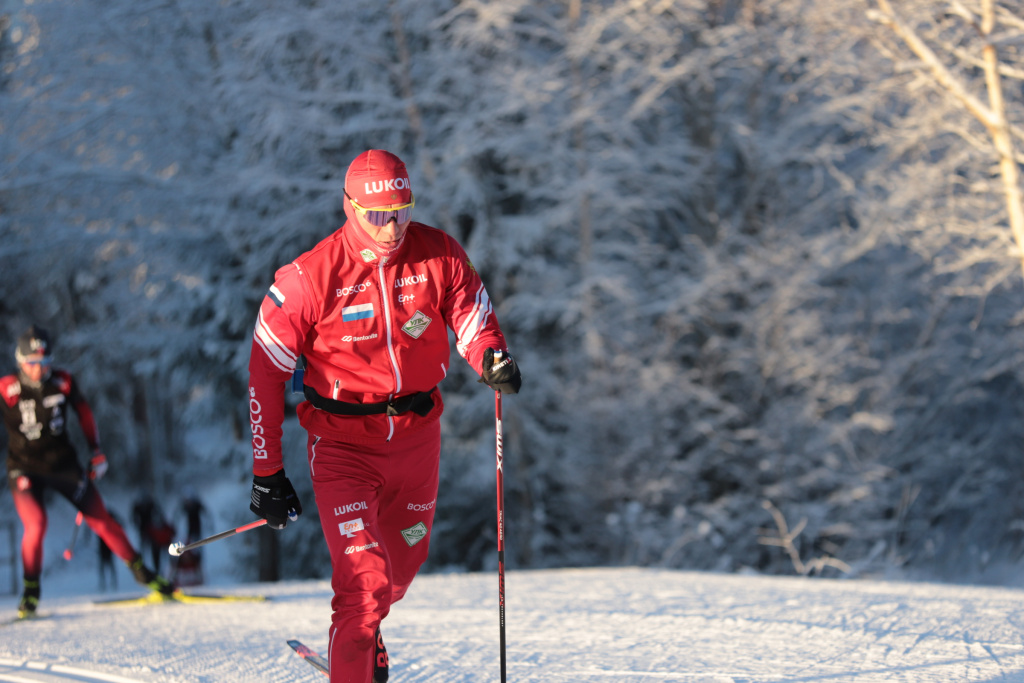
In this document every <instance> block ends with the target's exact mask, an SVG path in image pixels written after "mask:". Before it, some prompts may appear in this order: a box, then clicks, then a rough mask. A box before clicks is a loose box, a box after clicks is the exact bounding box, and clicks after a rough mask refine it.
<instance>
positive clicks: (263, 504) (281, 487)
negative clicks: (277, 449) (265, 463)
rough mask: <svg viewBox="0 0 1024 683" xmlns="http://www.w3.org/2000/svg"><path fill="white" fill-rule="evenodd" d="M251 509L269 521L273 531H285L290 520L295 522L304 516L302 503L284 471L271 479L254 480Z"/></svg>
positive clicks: (273, 475)
mask: <svg viewBox="0 0 1024 683" xmlns="http://www.w3.org/2000/svg"><path fill="white" fill-rule="evenodd" d="M250 501H251V502H250V503H249V509H250V510H252V511H253V512H255V513H256V514H257V515H259V516H260V517H262V518H263V519H265V520H267V526H269V527H270V528H271V529H283V528H285V527H286V526H288V520H289V519H291V521H293V522H294V521H295V520H297V519H298V518H299V515H301V514H302V503H300V502H299V497H298V496H297V495H295V489H294V488H293V487H292V483H291V482H290V481H288V477H286V476H284V470H281V471H280V472H275V473H274V474H272V475H270V476H269V477H257V476H254V477H253V478H252V497H251V498H250Z"/></svg>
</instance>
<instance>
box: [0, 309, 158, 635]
mask: <svg viewBox="0 0 1024 683" xmlns="http://www.w3.org/2000/svg"><path fill="white" fill-rule="evenodd" d="M50 351H51V347H50V336H49V334H47V332H46V330H43V329H41V328H39V327H36V326H34V325H33V326H32V327H30V328H28V329H27V330H26V331H25V332H24V333H23V334H22V335H21V336H20V337H19V338H18V343H17V348H16V350H15V359H16V360H17V362H18V371H17V373H15V374H12V375H7V376H5V377H0V411H2V415H3V421H4V426H5V427H7V434H8V442H7V481H8V484H9V485H10V487H11V493H12V495H13V497H14V507H15V509H16V510H17V512H18V516H19V517H20V518H21V523H22V526H23V527H24V535H23V537H22V543H21V561H22V571H23V576H24V592H23V593H22V596H21V601H20V602H19V603H18V616H19V617H22V618H25V617H30V616H33V615H34V614H35V611H36V606H37V605H38V604H39V578H40V576H41V575H42V570H43V537H44V536H45V534H46V507H45V505H44V499H43V493H44V491H46V490H47V489H53V490H54V491H56V492H57V493H59V494H61V495H62V496H64V497H65V498H66V499H67V500H68V501H70V502H71V504H72V505H74V506H75V507H76V508H78V509H79V510H80V511H81V512H82V514H83V515H84V518H85V522H86V523H87V524H88V525H89V528H90V529H92V530H93V532H95V533H96V535H97V536H99V537H100V538H101V539H103V541H104V542H105V543H106V544H107V545H108V546H110V549H111V550H112V551H113V552H114V554H115V555H117V556H118V557H120V558H121V559H122V560H124V562H125V563H127V564H128V567H129V568H130V569H131V571H132V574H133V575H134V576H135V580H136V581H138V582H139V583H141V584H143V585H146V586H148V587H149V588H151V589H152V590H154V591H158V592H160V593H163V594H164V595H170V594H171V593H173V591H174V587H173V586H172V585H171V583H170V582H169V581H167V579H165V578H163V577H162V576H159V575H157V574H156V573H155V572H153V570H151V569H149V568H148V567H146V566H145V565H144V564H143V562H142V557H141V556H140V555H139V553H138V552H136V550H135V548H134V547H132V544H131V542H130V541H129V540H128V537H127V536H125V533H124V529H122V528H121V525H120V524H118V523H117V522H116V521H115V520H114V519H113V518H112V517H111V516H110V513H109V512H107V509H106V507H105V506H104V504H103V499H102V498H101V497H100V493H99V491H98V490H97V488H96V486H95V484H94V483H93V482H94V481H95V480H98V479H100V478H101V477H102V476H103V475H104V474H105V473H106V471H107V458H106V456H105V455H104V454H103V452H102V451H101V450H100V444H99V434H98V432H97V430H96V421H95V419H94V418H93V414H92V409H91V408H90V407H89V404H88V403H87V402H86V400H85V398H84V397H83V396H82V393H81V391H80V390H79V387H78V383H77V382H75V380H74V378H73V377H72V376H71V373H70V372H68V371H67V370H60V369H57V368H54V367H52V365H51V355H50ZM69 407H70V408H72V409H74V411H75V413H76V414H77V415H78V423H79V426H80V427H81V429H82V433H83V434H84V435H85V440H86V442H87V443H88V444H89V448H90V449H91V450H92V458H91V459H90V460H89V465H88V467H86V468H84V469H83V468H82V466H81V465H80V464H79V462H78V457H77V455H76V453H75V449H74V446H73V445H72V444H71V440H70V439H69V438H68V433H67V429H66V427H67V422H68V408H69Z"/></svg>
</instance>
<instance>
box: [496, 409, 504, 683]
mask: <svg viewBox="0 0 1024 683" xmlns="http://www.w3.org/2000/svg"><path fill="white" fill-rule="evenodd" d="M494 434H495V440H496V443H497V448H496V450H495V459H496V460H497V465H498V467H497V479H498V627H499V642H500V644H501V683H505V493H504V488H505V481H504V472H503V470H502V459H503V457H504V456H503V454H502V447H501V392H500V391H495V392H494Z"/></svg>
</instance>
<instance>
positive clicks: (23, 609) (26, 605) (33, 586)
mask: <svg viewBox="0 0 1024 683" xmlns="http://www.w3.org/2000/svg"><path fill="white" fill-rule="evenodd" d="M38 606H39V582H38V581H31V580H29V579H25V589H24V591H23V592H22V594H21V600H20V601H19V602H18V618H19V619H31V618H32V617H34V616H35V615H36V608H37V607H38Z"/></svg>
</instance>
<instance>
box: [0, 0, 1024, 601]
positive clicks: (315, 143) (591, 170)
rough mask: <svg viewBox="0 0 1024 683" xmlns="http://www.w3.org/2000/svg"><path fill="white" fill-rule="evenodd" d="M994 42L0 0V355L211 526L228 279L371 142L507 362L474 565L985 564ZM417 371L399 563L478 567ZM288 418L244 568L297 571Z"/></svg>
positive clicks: (1001, 333)
mask: <svg viewBox="0 0 1024 683" xmlns="http://www.w3.org/2000/svg"><path fill="white" fill-rule="evenodd" d="M988 10H991V12H992V14H991V18H990V20H986V17H985V12H986V11H988ZM915 38H916V39H918V40H919V41H920V43H921V45H924V46H926V47H927V48H928V49H929V50H930V52H929V53H928V54H931V57H930V58H926V57H923V56H922V53H920V52H915V51H914V50H913V49H912V47H913V39H915ZM1022 51H1024V5H1022V2H1020V1H1018V0H1014V1H1005V2H1004V1H998V2H995V3H994V5H993V3H992V2H991V0H983V1H982V0H954V1H953V2H942V1H939V2H928V1H924V0H892V6H891V7H889V4H888V3H886V2H884V1H882V2H875V1H867V0H830V1H829V2H820V1H816V0H539V1H538V0H534V1H532V2H526V1H525V0H390V1H388V2H381V1H379V0H375V1H369V0H348V1H346V2H334V1H331V0H287V1H285V0H220V1H217V2H211V1H210V0H145V1H142V2H139V1H138V0H133V1H132V2H126V1H125V0H102V1H101V0H78V1H73V0H60V1H56V0H0V333H2V338H3V339H6V340H8V341H4V342H3V343H2V346H3V348H5V349H9V350H10V353H11V355H10V356H7V357H8V358H10V360H11V366H12V367H13V343H14V339H15V337H16V336H17V334H18V333H19V332H20V331H21V330H22V329H24V327H26V326H27V325H28V324H29V323H31V322H37V323H40V324H42V325H45V326H48V327H50V328H51V329H52V331H53V332H54V333H55V337H56V358H57V363H58V365H61V366H64V367H67V368H69V369H71V370H72V371H73V372H74V373H75V374H76V375H77V376H78V378H79V380H80V382H81V384H82V386H83V388H84V390H85V391H86V394H87V397H88V398H89V399H90V400H91V402H92V405H93V409H94V411H95V412H96V415H97V419H98V422H99V425H100V430H101V435H102V439H103V445H104V450H105V451H106V452H107V454H108V457H109V458H110V460H111V464H112V466H111V473H110V475H108V477H107V479H106V480H105V481H104V483H103V485H102V488H103V489H104V490H105V491H107V490H110V491H114V490H117V489H121V490H124V491H129V492H130V491H135V490H143V489H145V490H151V491H153V492H154V493H155V494H156V495H157V496H158V497H160V496H174V495H178V493H179V492H180V491H181V490H182V488H183V487H185V486H186V485H188V484H192V485H194V486H195V487H196V488H197V490H198V491H199V492H200V493H201V494H202V493H203V491H204V488H205V487H209V486H211V485H212V484H213V483H214V482H227V483H229V484H233V485H237V492H238V494H237V497H234V496H220V497H219V498H218V499H217V500H206V501H205V502H206V504H207V505H208V506H211V507H216V508H218V509H220V510H222V511H225V513H224V514H226V515H227V517H226V519H230V521H231V522H232V523H235V522H238V523H240V522H242V521H246V520H248V519H250V518H251V513H249V511H248V487H249V481H250V474H249V466H250V460H249V458H250V456H249V446H248V440H247V436H248V435H247V420H246V405H247V404H246V401H245V398H244V397H245V392H244V387H245V382H246V379H247V370H246V368H247V364H248V354H249V345H250V339H251V332H252V326H253V323H254V321H255V316H256V312H257V308H258V305H259V302H260V300H261V299H262V297H263V295H264V293H265V292H266V289H267V287H268V285H269V284H270V283H271V282H272V278H273V273H274V271H275V269H276V268H277V267H279V266H280V265H283V264H285V263H287V262H288V261H290V260H291V259H293V258H294V257H296V256H297V255H298V254H300V253H302V252H303V251H305V250H306V249H308V248H310V247H311V246H312V245H314V244H315V243H316V242H317V241H319V240H320V239H321V238H322V237H324V236H326V235H327V234H329V233H330V232H332V231H333V230H335V229H336V228H337V227H338V226H339V225H340V224H341V222H342V221H343V220H344V216H343V211H342V205H341V201H342V191H341V190H342V183H343V178H344V173H345V169H346V167H347V165H348V163H349V161H350V160H351V159H352V158H353V157H354V156H355V155H357V154H358V153H359V152H361V151H363V150H364V149H367V148H371V147H377V148H386V149H389V150H391V151H393V152H395V153H397V154H399V155H400V156H401V157H403V158H404V160H405V161H406V163H407V164H408V166H409V170H410V174H411V178H412V183H413V189H414V191H415V193H416V197H417V206H416V216H415V217H416V219H417V220H420V221H422V222H425V223H428V224H432V225H435V226H437V227H440V228H442V229H444V230H446V231H448V232H449V233H451V234H453V235H454V236H455V237H457V238H458V239H459V240H460V241H461V242H462V243H463V245H464V246H465V247H466V249H467V251H468V252H469V254H470V256H471V257H472V259H473V261H474V264H475V265H476V267H477V269H478V270H479V271H480V272H481V274H482V275H483V277H484V280H485V282H486V283H487V285H488V289H489V291H490V294H491V297H492V299H493V300H494V301H495V303H496V306H497V311H498V315H499V319H500V321H501V322H502V326H503V328H504V330H505V333H506V336H507V337H508V339H509V341H510V345H511V349H512V351H513V353H515V354H516V356H517V358H518V360H519V363H520V366H521V367H522V369H523V373H524V387H523V391H522V393H521V394H520V395H519V396H517V397H514V398H511V399H509V400H507V401H506V402H505V413H506V425H505V442H506V447H505V453H506V458H505V462H506V468H507V470H506V472H507V474H506V480H505V482H506V507H507V514H508V519H507V528H508V541H507V552H508V554H509V560H508V562H509V565H510V566H512V567H515V568H541V567H556V566H586V565H645V566H659V567H671V568H686V569H705V570H715V571H727V572H733V571H748V570H753V571H759V572H766V573H795V572H801V573H812V574H817V573H822V574H825V575H828V576H850V577H856V576H874V577H900V578H925V579H936V580H947V581H972V582H993V583H1013V582H1015V581H1016V580H1017V570H1018V568H1019V567H1020V566H1021V556H1022V553H1024V477H1022V474H1024V473H1022V469H1024V467H1022V463H1024V458H1022V447H1024V443H1022V440H1024V422H1022V420H1021V409H1022V406H1024V385H1022V381H1024V315H1022V313H1024V308H1022V303H1024V277H1022V267H1021V264H1022V254H1024V252H1022V251H1021V249H1020V246H1019V244H1018V243H1017V242H1015V240H1014V231H1013V230H1012V229H1011V227H1012V226H1011V218H1012V213H1011V212H1009V211H1008V206H1012V202H1010V203H1008V201H1007V193H1006V188H1007V187H1008V185H1007V184H1006V173H1007V172H1008V169H1010V168H1011V167H1012V168H1016V166H1017V162H1018V161H1019V159H1020V157H1019V156H1014V155H1016V154H1018V153H1017V152H1015V151H1014V147H1022V146H1024V145H1022V141H1021V138H1022V128H1024V107H1022V104H1024V52H1022ZM993 55H994V56H995V58H996V59H997V60H998V61H997V63H996V65H995V68H993V67H992V64H993V63H992V62H991V58H992V56H993ZM986 59H989V60H990V61H988V62H986ZM943 74H945V76H943ZM992 74H996V78H995V79H993V78H992ZM986 75H987V76H988V78H987V79H986ZM994 84H1000V87H1001V89H1002V95H1003V97H1004V98H1005V105H1002V106H1001V105H1000V102H998V101H997V100H993V99H992V98H991V95H992V93H993V90H992V88H993V86H994ZM958 88H959V90H958ZM978 105H981V107H982V109H984V108H985V107H990V109H988V110H986V111H988V113H990V114H992V115H993V116H992V118H989V119H987V120H986V119H984V117H982V116H981V115H980V114H979V111H981V110H979V109H978ZM1003 110H1005V112H1006V113H1007V116H1008V119H1006V120H1002V119H1000V118H999V117H998V116H996V115H997V114H998V113H999V112H1000V111H1003ZM997 132H998V133H1001V134H1002V138H998V137H997V136H996V135H995V133H997ZM997 139H1001V140H1002V144H1001V145H1000V144H997V142H996V141H997ZM1007 140H1009V141H1010V145H1011V146H1010V149H1009V151H1007V149H1006V141H1007ZM1001 156H1002V160H1003V162H1004V163H1003V165H1002V166H1001V164H1000V160H1001ZM1007 159H1009V163H1007ZM1018 190H1019V187H1018ZM3 353H7V351H4V352H3ZM453 356H455V354H454V352H453ZM454 360H455V361H456V362H455V363H454V366H453V367H454V369H455V371H454V372H453V373H451V374H450V375H449V377H448V379H447V380H446V381H445V384H444V385H443V386H442V389H443V391H444V392H445V396H446V405H447V411H446V414H445V417H444V434H445V441H444V446H443V448H444V453H443V459H442V464H443V473H442V487H441V488H442V490H441V495H440V498H439V505H438V513H437V515H438V517H437V523H436V524H435V532H434V538H433V541H432V550H431V553H432V555H431V560H430V565H429V568H430V569H432V570H442V569H444V570H452V569H454V570H478V569H488V568H490V567H493V566H494V565H495V564H496V558H495V553H494V537H495V531H494V527H495V517H494V471H493V469H494V436H493V399H492V397H491V395H490V392H487V391H486V390H484V389H483V388H481V386H480V385H478V384H477V383H476V382H475V381H474V380H475V379H476V375H475V373H474V372H473V371H472V370H471V369H470V368H468V367H466V365H465V363H462V362H461V361H459V360H458V359H457V358H455V359H454ZM287 427H288V428H287V431H286V436H287V441H288V443H287V445H286V452H287V455H286V464H287V467H288V470H289V473H290V475H291V478H292V480H293V481H294V482H295V483H296V485H297V487H298V488H299V492H300V495H302V496H303V497H304V498H305V499H306V500H307V501H308V502H307V505H306V510H307V514H306V515H305V516H304V522H303V523H301V524H295V525H291V526H289V528H288V530H286V531H285V532H282V533H279V534H277V535H276V537H273V539H272V541H273V542H278V543H280V544H281V546H282V549H283V550H284V551H285V552H283V558H282V566H281V568H280V572H281V575H282V576H286V577H290V578H298V577H303V576H326V575H327V572H328V560H327V557H326V552H325V549H324V544H323V542H322V540H321V538H320V530H319V525H318V524H316V523H313V522H315V519H314V518H315V510H314V506H313V505H312V504H310V503H311V498H312V493H311V489H310V486H309V482H308V477H307V476H304V475H303V474H302V470H303V469H304V462H305V460H304V438H303V435H302V431H301V429H300V428H298V426H297V425H296V424H295V421H294V418H290V420H289V424H288V426H287ZM221 490H223V489H221ZM0 516H6V517H7V518H9V519H14V517H13V510H12V506H11V504H10V498H9V496H8V495H6V494H4V495H3V496H2V497H0ZM218 530H220V529H211V530H210V531H211V533H212V532H213V531H218ZM267 533H271V532H267ZM270 542H271V541H267V540H266V537H264V544H267V543H270ZM232 543H234V542H232ZM234 550H235V552H237V554H238V563H237V566H238V572H239V575H240V576H242V577H247V578H255V576H256V571H257V569H256V567H257V564H258V563H257V562H256V561H255V556H256V555H257V554H258V553H259V552H260V546H259V545H258V544H252V543H241V542H238V543H235V545H234ZM263 550H264V551H265V550H266V548H263Z"/></svg>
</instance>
